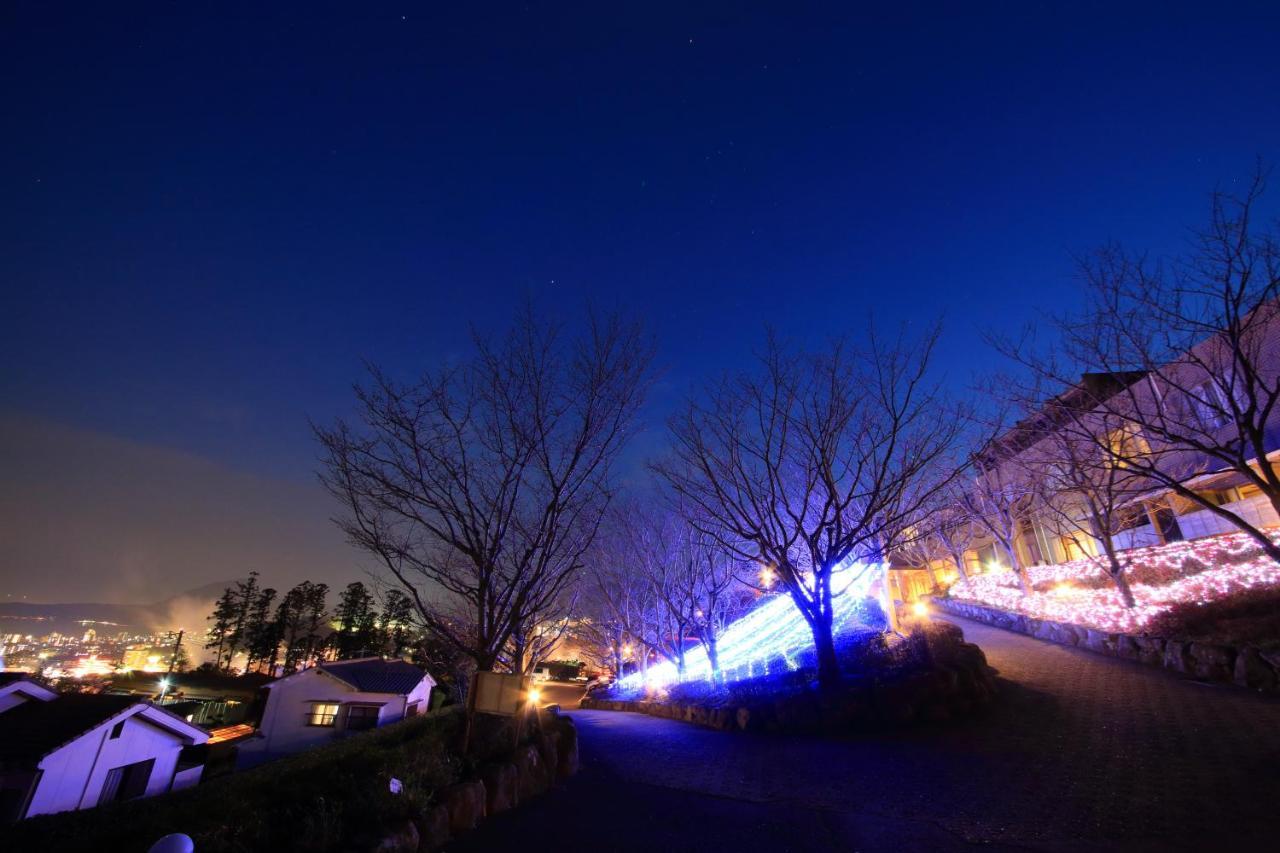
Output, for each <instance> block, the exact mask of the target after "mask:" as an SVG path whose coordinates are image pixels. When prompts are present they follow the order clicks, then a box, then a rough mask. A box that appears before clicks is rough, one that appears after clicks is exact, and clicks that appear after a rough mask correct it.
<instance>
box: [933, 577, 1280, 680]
mask: <svg viewBox="0 0 1280 853" xmlns="http://www.w3.org/2000/svg"><path fill="white" fill-rule="evenodd" d="M933 604H934V606H936V607H937V608H938V609H939V610H942V611H944V612H946V613H952V614H954V615H956V616H962V617H964V618H965V619H972V620H974V621H975V622H984V623H986V624H987V625H994V626H995V627H997V628H1004V629H1005V630H1008V631H1017V632H1018V633H1020V634H1026V635H1028V636H1031V637H1036V638H1038V639H1041V640H1049V641H1050V642H1053V643H1060V644H1062V645H1064V646H1079V647H1080V648H1083V649H1088V650H1089V651H1093V652H1097V653H1098V654H1103V655H1110V656H1111V657H1116V658H1121V659H1123V660H1133V661H1138V662H1139V663H1144V664H1148V665H1150V666H1162V667H1164V668H1165V669H1168V670H1172V671H1173V672H1177V673H1180V674H1182V675H1186V676H1190V677H1191V678H1198V679H1202V680H1205V681H1221V682H1230V683H1234V684H1238V685H1240V686H1241V687H1248V688H1252V689H1254V690H1276V689H1277V687H1278V686H1280V649H1274V648H1273V649H1259V648H1256V647H1254V646H1240V647H1236V646H1224V645H1217V644H1214V643H1197V642H1190V641H1186V640H1176V639H1165V638H1162V637H1148V636H1133V635H1129V634H1109V633H1107V632H1105V631H1099V630H1098V629H1096V628H1086V627H1085V626H1083V625H1072V624H1071V623H1068V622H1054V621H1053V620H1050V619H1037V618H1035V617H1034V616H1026V615H1023V614H1021V613H1011V612H1009V611H1007V610H1001V609H999V608H996V607H988V606H986V605H983V604H975V603H973V602H968V601H954V600H951V599H946V598H935V599H933Z"/></svg>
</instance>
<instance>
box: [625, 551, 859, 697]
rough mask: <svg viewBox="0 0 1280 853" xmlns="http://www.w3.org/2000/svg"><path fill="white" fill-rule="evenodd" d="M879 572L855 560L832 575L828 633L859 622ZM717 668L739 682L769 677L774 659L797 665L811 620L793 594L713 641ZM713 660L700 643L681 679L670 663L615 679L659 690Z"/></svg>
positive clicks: (701, 671)
mask: <svg viewBox="0 0 1280 853" xmlns="http://www.w3.org/2000/svg"><path fill="white" fill-rule="evenodd" d="M880 575H881V570H880V567H878V566H867V565H863V564H854V565H851V566H849V567H848V568H845V569H841V570H839V571H837V572H836V573H835V575H834V576H833V580H832V587H833V588H832V607H833V609H834V615H833V617H832V633H833V634H836V635H839V634H840V633H841V632H842V630H843V629H845V628H847V627H849V626H851V625H855V624H861V623H859V622H858V621H857V620H858V618H859V617H860V616H861V615H862V606H863V604H864V602H865V601H866V598H867V595H868V591H869V589H870V587H871V584H872V583H873V582H874V581H875V580H877V579H878V578H879V577H880ZM716 647H717V651H718V655H717V657H718V658H719V661H720V672H721V673H722V675H723V677H724V679H725V680H726V681H742V680H744V679H747V678H754V677H757V676H761V675H767V674H768V670H769V665H770V663H771V662H773V661H777V660H782V661H784V662H785V664H786V665H787V666H789V667H790V668H791V669H795V668H796V666H797V665H798V664H797V657H798V656H799V655H800V654H802V653H803V652H806V651H808V650H810V649H812V648H813V633H812V631H811V630H810V628H809V623H808V622H806V621H805V619H804V616H802V615H801V614H800V611H799V610H797V609H796V606H795V603H794V602H793V601H792V600H791V596H790V595H788V594H786V593H782V594H780V595H775V596H772V597H770V598H769V599H767V600H766V601H764V602H763V603H762V604H760V605H759V606H758V607H756V608H755V609H754V610H752V611H751V612H750V613H748V614H747V615H746V616H743V617H742V618H741V619H739V620H737V621H736V622H734V623H733V624H732V625H729V626H728V627H727V628H725V629H724V631H723V632H722V633H721V634H720V641H719V643H717V644H716ZM711 675H712V672H711V661H710V660H709V658H708V657H707V652H706V649H704V648H702V647H701V646H698V647H696V648H691V649H689V650H688V651H686V652H685V671H684V677H683V679H682V678H681V676H680V672H679V671H678V670H677V668H676V665H675V664H674V663H672V662H671V661H663V662H662V663H659V664H656V665H654V666H650V667H649V669H648V671H647V673H640V672H634V673H632V674H631V675H628V676H627V677H625V678H623V679H621V680H620V681H619V682H618V686H619V688H621V689H622V690H624V691H631V690H639V689H640V688H641V687H642V686H645V687H648V688H649V689H658V688H662V687H665V686H666V685H668V684H672V683H675V682H677V681H681V680H683V681H695V680H709V679H710V678H711Z"/></svg>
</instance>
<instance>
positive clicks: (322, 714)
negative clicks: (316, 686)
mask: <svg viewBox="0 0 1280 853" xmlns="http://www.w3.org/2000/svg"><path fill="white" fill-rule="evenodd" d="M337 719H338V703H337V702H312V703H311V713H310V714H308V715H307V725H309V726H333V725H334V723H335V722H336V721H337Z"/></svg>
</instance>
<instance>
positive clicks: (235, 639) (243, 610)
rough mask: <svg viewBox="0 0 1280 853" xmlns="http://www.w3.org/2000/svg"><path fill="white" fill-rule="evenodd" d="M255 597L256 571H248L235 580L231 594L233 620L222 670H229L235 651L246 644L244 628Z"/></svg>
mask: <svg viewBox="0 0 1280 853" xmlns="http://www.w3.org/2000/svg"><path fill="white" fill-rule="evenodd" d="M257 597H258V573H257V572H249V577H248V578H247V579H245V580H242V581H237V582H236V588H235V592H234V594H233V601H234V602H235V621H234V622H233V623H232V627H231V631H230V633H229V634H228V635H227V658H226V662H225V663H224V664H223V667H222V668H223V670H224V671H228V672H229V671H230V670H231V661H232V659H233V658H234V657H235V656H236V652H238V651H240V650H241V649H242V648H245V646H246V645H247V640H248V637H247V634H246V630H245V628H246V626H247V625H248V624H249V615H250V612H251V611H252V610H253V605H254V602H255V601H257Z"/></svg>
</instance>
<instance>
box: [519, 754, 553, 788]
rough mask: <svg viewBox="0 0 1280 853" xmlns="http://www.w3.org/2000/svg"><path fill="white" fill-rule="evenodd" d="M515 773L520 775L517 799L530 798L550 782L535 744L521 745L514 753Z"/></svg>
mask: <svg viewBox="0 0 1280 853" xmlns="http://www.w3.org/2000/svg"><path fill="white" fill-rule="evenodd" d="M515 759H516V760H515V765H516V773H517V774H519V777H520V795H519V801H520V802H524V801H525V800H529V799H532V798H534V797H536V796H538V795H539V794H541V793H542V792H543V791H545V790H547V788H548V787H549V786H550V784H551V780H550V779H548V778H547V769H546V765H545V764H544V763H543V761H542V753H541V752H539V751H538V748H537V747H536V746H533V745H532V744H531V745H529V746H522V747H520V748H519V749H517V750H516V753H515Z"/></svg>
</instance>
